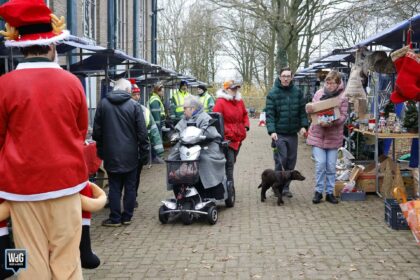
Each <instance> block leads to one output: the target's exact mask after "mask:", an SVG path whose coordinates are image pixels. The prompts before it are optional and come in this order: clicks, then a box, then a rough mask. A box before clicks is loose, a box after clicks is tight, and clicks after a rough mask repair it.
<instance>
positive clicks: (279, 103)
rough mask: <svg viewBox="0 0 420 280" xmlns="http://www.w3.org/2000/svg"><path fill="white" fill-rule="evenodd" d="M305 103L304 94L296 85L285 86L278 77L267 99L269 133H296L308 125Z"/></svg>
mask: <svg viewBox="0 0 420 280" xmlns="http://www.w3.org/2000/svg"><path fill="white" fill-rule="evenodd" d="M305 105H306V104H305V99H304V97H303V94H302V92H301V91H300V90H299V89H298V88H297V87H296V86H294V85H293V84H290V86H288V87H284V86H282V85H281V83H280V80H279V79H278V78H277V79H276V81H275V82H274V86H273V88H272V89H271V90H270V92H269V93H268V95H267V99H266V125H267V132H268V134H269V135H271V134H272V133H274V132H275V133H277V134H295V133H297V132H299V130H300V129H301V128H302V127H307V126H308V118H307V116H306V111H305Z"/></svg>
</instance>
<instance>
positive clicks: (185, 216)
mask: <svg viewBox="0 0 420 280" xmlns="http://www.w3.org/2000/svg"><path fill="white" fill-rule="evenodd" d="M182 208H183V209H184V210H192V209H193V206H192V203H191V202H189V201H187V202H184V204H183V207H182ZM193 219H194V215H193V213H191V212H182V213H181V220H182V223H183V224H184V225H191V224H192V222H193Z"/></svg>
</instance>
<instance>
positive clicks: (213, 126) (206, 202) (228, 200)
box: [159, 96, 235, 224]
mask: <svg viewBox="0 0 420 280" xmlns="http://www.w3.org/2000/svg"><path fill="white" fill-rule="evenodd" d="M211 114H212V116H210V115H209V114H208V113H206V112H204V110H203V105H202V104H201V103H200V101H199V99H198V98H197V97H196V96H188V97H186V98H185V103H184V116H183V118H182V119H181V120H180V121H179V122H178V124H177V125H176V126H175V131H176V133H175V135H174V136H173V137H172V138H173V141H174V142H175V141H176V142H177V143H176V144H175V145H174V146H173V147H172V149H171V152H170V154H169V155H168V160H166V164H167V188H168V190H172V191H173V192H174V195H175V198H173V199H168V200H165V201H162V203H163V205H162V206H161V207H160V208H159V220H160V221H161V223H163V224H165V223H167V222H168V220H169V217H170V216H171V215H174V214H175V215H180V216H181V220H182V222H183V223H184V224H191V223H192V221H193V219H194V218H197V217H199V216H200V215H205V216H206V217H207V220H208V222H209V223H210V224H215V223H216V222H217V218H218V213H217V208H216V202H217V201H224V202H225V204H226V206H227V207H233V206H234V203H235V190H234V187H233V184H231V183H230V182H227V179H226V173H225V164H226V159H225V154H224V152H223V149H226V148H227V146H228V143H227V142H225V141H223V117H222V116H221V115H220V114H218V113H211Z"/></svg>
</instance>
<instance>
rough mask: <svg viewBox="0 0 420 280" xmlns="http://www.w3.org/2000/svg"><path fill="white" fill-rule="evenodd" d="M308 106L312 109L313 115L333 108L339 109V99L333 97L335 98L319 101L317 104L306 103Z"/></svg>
mask: <svg viewBox="0 0 420 280" xmlns="http://www.w3.org/2000/svg"><path fill="white" fill-rule="evenodd" d="M308 106H311V107H312V110H313V113H317V112H320V111H325V110H327V109H331V108H334V107H339V106H340V98H339V97H335V98H330V99H326V100H321V101H317V102H311V103H308Z"/></svg>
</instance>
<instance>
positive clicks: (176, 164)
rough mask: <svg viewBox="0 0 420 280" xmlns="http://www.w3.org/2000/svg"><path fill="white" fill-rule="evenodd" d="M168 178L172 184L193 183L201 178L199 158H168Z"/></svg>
mask: <svg viewBox="0 0 420 280" xmlns="http://www.w3.org/2000/svg"><path fill="white" fill-rule="evenodd" d="M166 178H167V180H168V183H169V184H171V185H180V184H184V185H193V184H195V183H197V182H198V181H199V179H200V175H199V173H198V160H188V161H187V160H167V161H166Z"/></svg>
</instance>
